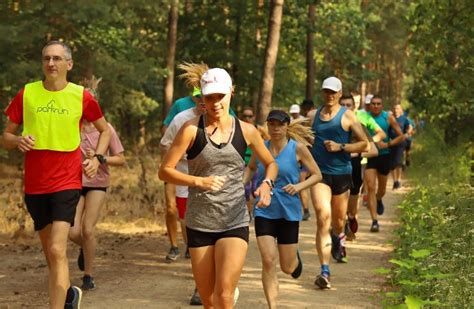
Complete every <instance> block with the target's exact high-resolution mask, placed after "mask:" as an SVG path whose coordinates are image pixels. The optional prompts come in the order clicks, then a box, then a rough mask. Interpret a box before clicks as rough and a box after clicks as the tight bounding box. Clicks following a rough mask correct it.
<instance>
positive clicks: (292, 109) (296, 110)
mask: <svg viewBox="0 0 474 309" xmlns="http://www.w3.org/2000/svg"><path fill="white" fill-rule="evenodd" d="M300 111H301V109H300V106H299V105H298V104H293V105H291V106H290V114H299V113H300Z"/></svg>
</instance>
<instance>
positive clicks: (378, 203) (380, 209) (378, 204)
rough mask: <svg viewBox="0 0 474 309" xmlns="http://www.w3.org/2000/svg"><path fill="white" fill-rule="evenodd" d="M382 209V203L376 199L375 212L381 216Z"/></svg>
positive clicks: (383, 208) (383, 209) (383, 207)
mask: <svg viewBox="0 0 474 309" xmlns="http://www.w3.org/2000/svg"><path fill="white" fill-rule="evenodd" d="M384 211H385V206H384V205H383V202H382V200H377V214H378V215H379V216H381V215H383V212H384Z"/></svg>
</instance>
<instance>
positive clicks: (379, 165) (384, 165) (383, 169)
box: [366, 154, 390, 176]
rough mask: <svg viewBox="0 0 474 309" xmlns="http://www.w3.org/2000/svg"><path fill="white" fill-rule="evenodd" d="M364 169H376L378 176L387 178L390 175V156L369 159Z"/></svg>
mask: <svg viewBox="0 0 474 309" xmlns="http://www.w3.org/2000/svg"><path fill="white" fill-rule="evenodd" d="M366 169H376V170H377V172H378V173H379V174H380V175H383V176H387V175H388V173H390V154H384V155H380V156H377V157H374V158H369V161H368V162H367V168H366Z"/></svg>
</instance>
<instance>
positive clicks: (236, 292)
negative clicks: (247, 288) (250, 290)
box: [234, 287, 240, 306]
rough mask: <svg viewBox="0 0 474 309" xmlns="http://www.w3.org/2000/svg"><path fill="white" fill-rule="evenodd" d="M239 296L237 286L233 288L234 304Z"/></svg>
mask: <svg viewBox="0 0 474 309" xmlns="http://www.w3.org/2000/svg"><path fill="white" fill-rule="evenodd" d="M239 296H240V291H239V288H237V287H236V288H235V290H234V306H235V304H237V301H238V300H239Z"/></svg>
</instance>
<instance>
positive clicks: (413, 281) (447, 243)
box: [379, 128, 474, 308]
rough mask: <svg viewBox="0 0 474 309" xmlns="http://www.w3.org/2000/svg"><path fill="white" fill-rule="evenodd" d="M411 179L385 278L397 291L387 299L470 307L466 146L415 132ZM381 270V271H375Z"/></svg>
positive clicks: (472, 233) (471, 222)
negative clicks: (449, 143) (410, 187)
mask: <svg viewBox="0 0 474 309" xmlns="http://www.w3.org/2000/svg"><path fill="white" fill-rule="evenodd" d="M415 142H418V143H420V145H418V147H417V151H416V152H415V153H414V160H413V161H414V162H413V163H414V164H413V167H412V170H410V178H411V179H412V181H413V182H414V183H416V184H417V185H416V187H415V188H414V189H413V190H412V191H411V192H410V193H409V194H408V195H407V197H406V198H405V200H404V201H403V202H402V204H401V205H400V206H399V208H400V212H401V226H400V228H399V229H398V231H397V234H398V236H399V238H400V239H399V244H398V248H397V250H396V254H395V257H394V258H393V259H391V260H390V262H391V263H392V264H393V265H394V267H393V268H392V270H391V272H390V274H389V278H390V281H391V283H392V284H393V285H395V286H396V287H398V289H399V290H398V292H396V293H390V294H386V299H385V304H386V305H387V306H388V305H396V304H402V303H403V304H405V305H406V306H407V307H408V308H421V307H424V306H446V307H472V306H473V304H474V298H473V295H472V289H471V287H472V285H473V283H474V275H473V274H474V267H473V264H472V243H473V242H472V240H473V237H474V214H473V211H474V209H473V205H474V195H473V189H472V187H470V186H469V185H468V183H469V172H470V171H469V168H468V167H469V160H468V154H467V153H466V152H465V149H463V148H461V147H458V148H452V147H451V148H448V147H446V145H444V143H443V141H442V138H441V137H440V134H439V132H438V131H436V130H434V129H431V128H428V130H427V131H426V132H424V133H423V134H422V135H420V136H418V137H417V139H416V140H415ZM379 273H382V274H383V273H384V272H379Z"/></svg>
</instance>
